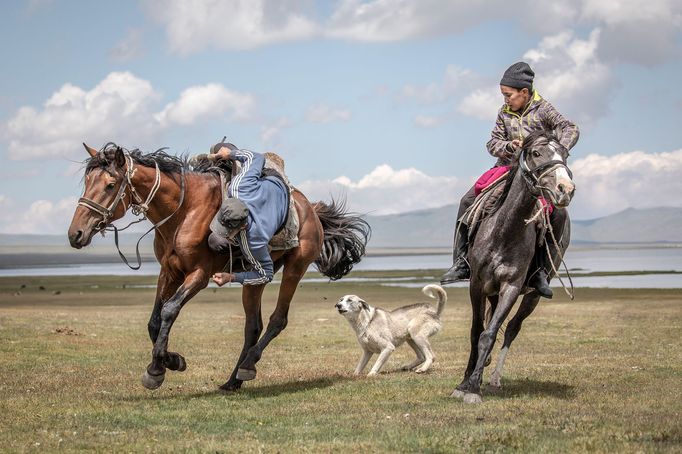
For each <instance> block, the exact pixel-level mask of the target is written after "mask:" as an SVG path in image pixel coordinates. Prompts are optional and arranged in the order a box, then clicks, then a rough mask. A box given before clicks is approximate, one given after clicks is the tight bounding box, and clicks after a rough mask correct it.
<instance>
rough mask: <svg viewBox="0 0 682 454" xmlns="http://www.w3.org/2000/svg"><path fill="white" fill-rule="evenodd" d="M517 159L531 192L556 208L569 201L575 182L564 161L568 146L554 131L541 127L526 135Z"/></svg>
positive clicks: (565, 204) (573, 191) (565, 205)
mask: <svg viewBox="0 0 682 454" xmlns="http://www.w3.org/2000/svg"><path fill="white" fill-rule="evenodd" d="M518 159H519V168H520V171H521V172H522V174H523V176H524V178H525V180H526V182H527V183H528V185H529V187H530V189H531V192H533V193H534V194H537V195H538V196H543V197H545V198H546V199H549V201H551V202H552V203H553V204H554V205H555V206H557V207H560V208H563V207H567V206H568V205H569V204H570V203H571V199H572V198H573V194H574V193H575V184H574V183H573V176H572V173H571V170H570V169H569V168H568V165H567V164H566V161H567V159H568V149H566V147H564V146H563V145H561V143H559V140H558V139H557V138H556V136H555V135H554V133H552V132H549V131H545V130H541V131H538V132H533V133H531V134H530V135H528V137H526V138H525V139H524V141H523V147H522V148H521V153H520V154H519V157H518Z"/></svg>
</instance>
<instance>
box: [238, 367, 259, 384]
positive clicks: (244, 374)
mask: <svg viewBox="0 0 682 454" xmlns="http://www.w3.org/2000/svg"><path fill="white" fill-rule="evenodd" d="M254 378H256V369H238V370H237V380H241V381H249V380H253V379H254Z"/></svg>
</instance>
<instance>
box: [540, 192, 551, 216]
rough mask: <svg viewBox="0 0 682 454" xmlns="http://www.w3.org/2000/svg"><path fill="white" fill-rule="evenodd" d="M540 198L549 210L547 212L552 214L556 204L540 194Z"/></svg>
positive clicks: (543, 205) (544, 206)
mask: <svg viewBox="0 0 682 454" xmlns="http://www.w3.org/2000/svg"><path fill="white" fill-rule="evenodd" d="M538 200H539V201H540V203H541V204H542V207H543V208H544V209H545V210H546V211H547V214H552V211H554V204H553V203H550V202H548V201H547V200H546V199H545V198H544V197H542V196H540V197H538Z"/></svg>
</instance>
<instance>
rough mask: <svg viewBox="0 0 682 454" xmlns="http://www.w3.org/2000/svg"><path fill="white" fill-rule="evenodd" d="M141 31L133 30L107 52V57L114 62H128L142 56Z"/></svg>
mask: <svg viewBox="0 0 682 454" xmlns="http://www.w3.org/2000/svg"><path fill="white" fill-rule="evenodd" d="M142 53H143V52H142V31H141V30H139V29H137V28H133V29H130V30H128V33H127V34H126V36H125V37H124V38H123V39H122V40H121V41H120V42H119V43H118V44H116V46H114V48H113V49H111V50H110V51H109V57H111V59H112V60H114V61H116V62H128V61H131V60H135V59H136V58H139V57H141V56H142Z"/></svg>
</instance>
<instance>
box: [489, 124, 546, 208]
mask: <svg viewBox="0 0 682 454" xmlns="http://www.w3.org/2000/svg"><path fill="white" fill-rule="evenodd" d="M540 138H545V139H547V141H552V140H554V141H557V142H558V141H559V140H558V139H557V137H556V134H555V133H554V131H553V130H552V129H549V128H547V127H545V128H543V129H538V130H535V131H533V132H531V133H530V134H528V135H527V136H526V137H525V138H524V139H523V145H522V147H521V150H522V151H527V150H529V149H530V148H531V147H532V146H533V145H534V144H535V142H537V140H538V139H540ZM520 156H521V153H519V154H518V155H517V156H516V158H515V159H514V162H513V163H512V165H511V167H510V168H509V174H507V180H506V181H505V183H504V189H503V190H502V194H500V197H499V198H498V199H497V202H495V205H494V207H493V209H492V211H493V212H494V211H497V209H498V208H500V207H501V206H502V204H504V201H505V200H507V196H508V195H509V190H510V189H511V186H512V182H513V181H514V178H515V177H516V173H517V172H518V171H519V157H520Z"/></svg>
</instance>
